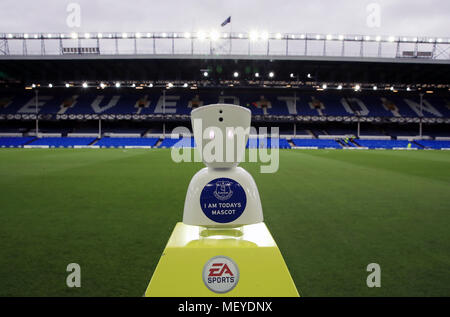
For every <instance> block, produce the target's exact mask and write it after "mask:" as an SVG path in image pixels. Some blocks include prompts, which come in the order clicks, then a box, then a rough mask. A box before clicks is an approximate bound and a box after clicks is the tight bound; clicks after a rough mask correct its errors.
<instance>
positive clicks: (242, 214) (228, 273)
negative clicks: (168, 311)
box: [145, 104, 299, 297]
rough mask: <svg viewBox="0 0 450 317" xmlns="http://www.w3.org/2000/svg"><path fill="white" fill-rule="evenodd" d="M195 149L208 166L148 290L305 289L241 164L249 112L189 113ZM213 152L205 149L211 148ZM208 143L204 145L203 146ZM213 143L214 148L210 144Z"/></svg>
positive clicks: (192, 187) (237, 292)
mask: <svg viewBox="0 0 450 317" xmlns="http://www.w3.org/2000/svg"><path fill="white" fill-rule="evenodd" d="M191 120H192V127H193V130H194V138H195V142H196V144H197V154H198V153H200V155H202V154H203V153H214V154H213V155H212V156H211V157H208V156H206V155H202V159H203V162H204V163H205V164H206V166H207V167H205V168H203V169H201V170H200V171H198V172H197V173H196V174H195V175H194V177H193V178H192V180H191V182H190V184H189V187H188V190H187V194H186V200H185V204H184V214H183V222H182V223H181V222H179V223H177V225H176V226H175V229H174V230H173V232H172V235H171V236H170V238H169V241H168V243H167V245H166V247H165V250H164V252H163V255H162V256H161V258H160V260H159V263H158V265H157V267H156V269H155V271H154V273H153V276H152V278H151V280H150V283H149V285H148V287H147V290H146V292H145V295H146V296H182V297H190V296H246V297H247V296H251V297H266V296H267V297H275V296H299V294H298V291H297V288H296V287H295V284H294V282H293V281H292V278H291V275H290V273H289V270H288V268H287V267H286V264H285V262H284V260H283V257H282V255H281V253H280V251H279V249H278V246H277V245H276V243H275V241H274V240H273V238H272V236H271V234H270V232H269V230H268V229H267V227H266V225H265V224H264V222H263V213H262V206H261V200H260V197H259V192H258V188H257V186H256V183H255V181H254V180H253V177H252V176H251V175H250V174H249V173H248V172H247V171H246V170H244V169H243V168H241V167H238V164H239V162H240V161H242V159H243V157H244V155H245V147H246V144H247V140H248V137H249V131H250V121H251V112H250V110H249V109H247V108H244V107H241V106H237V105H229V104H214V105H208V106H203V107H200V108H197V109H195V110H193V111H192V112H191ZM211 146H213V147H214V151H207V150H208V147H211ZM203 149H205V151H203ZM209 150H211V148H209Z"/></svg>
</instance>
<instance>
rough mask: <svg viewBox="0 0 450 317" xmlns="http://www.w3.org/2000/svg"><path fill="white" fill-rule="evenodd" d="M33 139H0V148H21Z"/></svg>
mask: <svg viewBox="0 0 450 317" xmlns="http://www.w3.org/2000/svg"><path fill="white" fill-rule="evenodd" d="M33 139H34V137H0V147H2V148H5V147H22V146H23V145H24V144H26V143H28V142H30V141H31V140H33Z"/></svg>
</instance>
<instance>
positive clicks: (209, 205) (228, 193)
mask: <svg viewBox="0 0 450 317" xmlns="http://www.w3.org/2000/svg"><path fill="white" fill-rule="evenodd" d="M200 205H201V207H202V210H203V213H204V214H205V216H206V217H208V218H209V219H211V220H212V221H215V222H219V223H228V222H232V221H234V220H236V219H237V218H239V217H240V216H241V215H242V213H243V212H244V210H245V206H246V205H247V196H246V195H245V191H244V189H243V188H242V186H241V184H239V183H238V182H236V181H235V180H232V179H230V178H216V179H214V180H212V181H210V182H209V183H208V184H206V186H205V187H204V188H203V190H202V193H201V195H200Z"/></svg>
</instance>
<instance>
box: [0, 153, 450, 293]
mask: <svg viewBox="0 0 450 317" xmlns="http://www.w3.org/2000/svg"><path fill="white" fill-rule="evenodd" d="M202 166H203V164H201V163H178V164H177V163H174V162H173V161H172V160H171V156H170V150H163V149H154V150H123V149H101V150H95V149H76V150H72V149H1V150H0V295H2V296H142V295H143V293H144V291H145V289H146V287H147V284H148V282H149V279H150V277H151V275H152V272H153V270H154V269H155V266H156V264H157V262H158V260H159V257H160V255H161V253H162V251H163V249H164V246H165V244H166V242H167V240H168V238H169V236H170V233H171V231H172V229H173V227H174V225H175V223H176V222H177V221H181V219H182V212H183V204H184V199H185V194H186V189H187V186H188V183H189V181H190V179H191V177H192V176H193V175H194V174H195V172H196V171H197V170H199V169H200V168H201V167H202ZM242 166H243V167H244V168H246V169H247V170H248V171H249V172H250V173H251V174H252V175H253V177H254V178H255V181H256V183H257V185H258V187H259V191H260V195H261V200H262V205H263V211H264V216H265V222H266V224H267V226H268V227H269V229H270V231H271V233H272V235H273V236H274V238H275V240H276V241H277V243H278V246H279V248H280V250H281V252H282V254H283V256H284V259H285V261H286V264H287V266H288V267H289V269H290V272H291V275H292V277H293V279H294V281H295V284H296V286H297V288H298V289H299V291H300V293H301V295H302V296H450V271H449V268H450V151H388V150H383V151H376V150H374V151H365V150H362V151H345V150H282V151H280V168H279V170H278V172H277V173H274V174H261V173H259V166H260V165H259V164H258V163H244V164H242ZM73 262H75V263H78V264H80V266H81V288H68V287H67V286H66V277H67V275H68V274H69V273H67V272H66V266H67V265H68V264H69V263H73ZM369 263H378V264H379V265H380V266H381V287H380V288H368V287H367V285H366V278H367V276H368V274H369V272H367V271H366V267H367V265H368V264H369ZM180 270H183V265H182V263H180ZM267 274H270V272H267Z"/></svg>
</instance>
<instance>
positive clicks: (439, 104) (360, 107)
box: [0, 91, 450, 133]
mask: <svg viewBox="0 0 450 317" xmlns="http://www.w3.org/2000/svg"><path fill="white" fill-rule="evenodd" d="M10 98H12V99H11V103H10V104H9V105H8V107H3V108H0V114H19V115H30V114H34V113H35V97H34V96H33V94H28V93H23V94H21V95H18V96H13V97H10ZM39 98H40V99H39V102H38V105H39V106H38V109H39V113H40V114H42V115H49V116H56V115H58V116H67V118H69V119H70V118H72V119H76V118H78V117H77V116H79V115H92V114H103V115H114V116H115V117H117V118H119V119H131V116H132V115H157V114H163V113H164V114H173V115H189V114H190V112H191V110H192V104H193V100H196V99H199V100H200V101H201V102H202V104H210V103H239V104H240V105H243V106H246V107H248V108H249V109H251V111H252V114H253V115H279V116H286V115H287V116H297V115H302V116H361V117H405V118H410V117H419V116H420V115H421V114H423V116H424V117H425V118H449V117H450V109H449V108H448V107H447V101H446V99H445V98H442V97H439V96H427V97H426V98H424V100H423V106H422V109H420V105H419V103H420V101H419V98H418V96H417V95H411V96H408V95H406V96H395V95H389V96H387V95H379V96H374V95H364V94H359V95H357V96H355V95H339V94H331V93H330V94H328V93H326V94H311V93H309V94H308V93H304V94H301V95H297V96H296V97H295V98H294V96H293V95H292V94H288V93H282V94H280V93H274V92H264V93H232V94H230V95H229V96H224V95H219V94H215V93H206V92H205V93H190V92H173V93H171V94H167V95H166V96H165V102H163V100H164V99H163V98H164V97H163V95H162V94H161V93H160V92H159V91H152V92H151V93H142V94H139V93H120V94H113V93H106V92H105V93H77V94H76V95H73V94H68V93H64V94H49V93H47V94H45V95H42V96H40V97H39ZM261 98H263V100H265V102H261ZM67 99H71V100H72V103H70V106H67V103H65V100H67ZM142 100H145V102H143V103H142ZM139 105H142V106H139ZM139 133H143V131H141V130H139Z"/></svg>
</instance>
